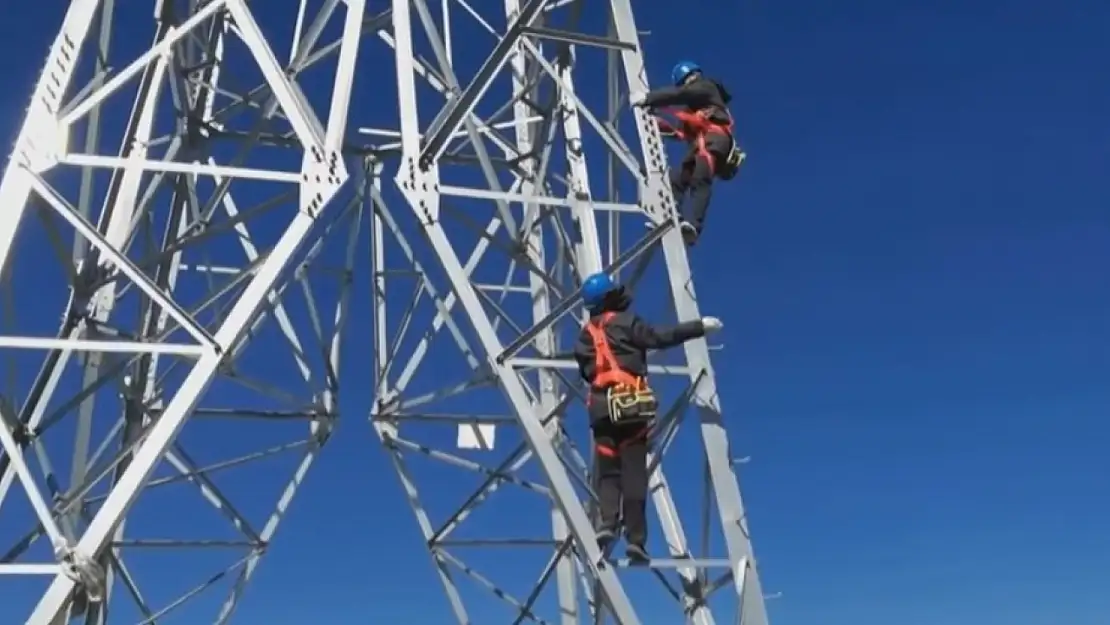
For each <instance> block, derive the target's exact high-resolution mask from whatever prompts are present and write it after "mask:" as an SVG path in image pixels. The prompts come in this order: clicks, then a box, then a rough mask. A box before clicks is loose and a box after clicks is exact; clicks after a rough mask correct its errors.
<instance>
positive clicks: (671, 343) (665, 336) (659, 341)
mask: <svg viewBox="0 0 1110 625" xmlns="http://www.w3.org/2000/svg"><path fill="white" fill-rule="evenodd" d="M631 329H632V332H631V334H632V341H633V343H634V344H635V345H636V347H637V348H639V349H669V348H671V347H676V346H678V345H682V344H683V343H685V342H686V341H689V340H691V339H696V338H701V337H703V336H705V325H704V324H703V323H702V321H701V320H700V319H698V320H695V321H686V322H683V323H680V324H678V325H676V326H671V327H665V326H653V325H651V324H650V323H648V322H646V321H644V320H643V319H641V318H639V317H635V318H633V320H632V328H631Z"/></svg>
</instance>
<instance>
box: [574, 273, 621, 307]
mask: <svg viewBox="0 0 1110 625" xmlns="http://www.w3.org/2000/svg"><path fill="white" fill-rule="evenodd" d="M616 288H617V284H616V283H615V282H613V279H612V278H610V277H609V274H607V273H595V274H593V275H592V276H589V277H587V278H586V280H585V282H583V283H582V301H583V302H584V303H585V304H586V307H587V308H595V307H597V306H599V305H600V304H601V302H603V301H605V296H606V295H608V294H610V293H612V292H613V291H614V290H616Z"/></svg>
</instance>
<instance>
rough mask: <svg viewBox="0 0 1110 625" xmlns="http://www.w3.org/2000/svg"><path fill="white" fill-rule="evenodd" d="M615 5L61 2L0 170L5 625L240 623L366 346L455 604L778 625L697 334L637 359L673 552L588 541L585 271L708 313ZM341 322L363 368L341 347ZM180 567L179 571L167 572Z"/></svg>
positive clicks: (566, 618)
mask: <svg viewBox="0 0 1110 625" xmlns="http://www.w3.org/2000/svg"><path fill="white" fill-rule="evenodd" d="M607 4H608V11H606V10H605V5H606V2H592V1H591V2H589V3H588V5H587V2H586V0H535V1H533V0H504V2H503V3H502V4H501V5H500V6H493V5H487V4H482V5H481V6H479V5H477V4H475V5H472V4H470V3H468V2H466V1H465V0H442V2H441V3H439V4H438V5H437V6H434V7H433V6H430V5H429V4H427V3H426V0H396V1H395V2H393V3H392V7H391V8H390V9H388V10H386V11H384V12H381V13H378V14H372V15H367V14H365V10H366V5H365V1H364V0H344V1H343V2H340V1H339V0H300V1H299V2H298V1H296V0H289V1H281V2H278V1H276V0H275V1H274V2H270V3H266V9H265V11H261V10H259V7H260V6H261V5H260V4H259V3H257V2H255V3H250V4H248V2H247V1H246V0H177V1H171V0H164V1H162V2H155V3H153V5H154V6H155V7H156V8H157V9H158V12H157V14H155V15H154V18H155V19H154V21H153V23H152V30H151V37H152V40H151V43H150V44H149V45H139V44H134V43H132V42H131V40H133V39H134V32H133V30H129V31H128V33H127V35H128V36H127V37H125V38H121V37H120V36H119V33H118V32H117V30H116V29H117V28H119V27H120V26H118V25H119V24H128V26H127V28H130V29H133V28H134V23H135V15H136V13H135V11H136V9H135V8H133V7H125V6H124V5H122V4H120V5H117V4H116V3H115V2H114V1H113V0H99V1H96V0H75V1H74V2H72V3H70V6H69V8H68V10H67V11H66V14H65V17H64V23H63V26H62V29H61V31H60V33H59V35H58V37H57V38H56V40H55V43H54V46H53V47H52V49H51V51H50V55H49V57H48V59H47V62H46V64H45V66H44V67H45V69H44V72H43V74H42V76H41V77H40V80H39V83H38V85H37V86H36V88H35V91H34V94H33V96H32V99H31V103H30V106H29V107H28V110H27V117H26V120H25V122H24V125H23V128H22V130H21V132H20V134H19V136H18V139H17V141H16V145H15V148H14V151H13V155H12V159H11V161H10V163H9V165H8V167H7V169H6V171H5V173H4V177H3V179H2V180H0V275H2V276H4V280H2V281H0V285H3V286H2V287H0V288H2V289H3V291H4V297H5V299H6V301H5V302H4V306H3V307H0V324H2V325H0V360H2V361H4V362H5V363H7V364H5V365H3V367H5V368H6V371H5V373H4V374H3V376H6V377H3V378H2V379H0V417H2V420H0V553H2V554H3V555H2V556H0V588H3V590H0V594H2V595H3V596H5V597H11V596H17V595H18V596H21V597H23V596H26V597H32V599H31V600H29V601H27V602H26V605H22V604H21V606H16V609H20V610H25V612H20V613H11V614H9V612H8V610H10V609H11V608H10V607H9V606H7V605H4V606H0V620H3V621H5V622H7V621H9V620H11V621H12V622H15V620H17V619H26V622H28V623H31V624H33V625H56V624H59V623H63V622H82V623H85V624H86V625H109V624H115V623H135V622H143V623H146V622H151V623H153V622H158V621H159V619H162V618H163V617H166V616H169V615H170V614H173V615H174V616H180V617H182V618H184V619H185V620H186V621H187V622H193V623H207V622H212V623H220V624H223V623H226V622H228V620H229V619H230V618H231V617H232V616H233V614H234V612H235V608H236V606H237V604H238V602H239V600H240V598H241V597H242V596H243V590H244V588H245V586H246V584H247V583H248V582H249V581H250V579H251V577H252V576H253V573H254V571H255V570H256V567H257V566H258V563H259V561H260V559H261V556H262V555H263V554H264V553H265V552H266V551H267V549H268V547H269V544H270V541H271V540H272V538H273V536H274V533H275V530H276V528H277V526H278V525H279V522H280V521H281V519H282V518H283V517H284V514H285V511H286V510H287V509H288V506H289V504H290V501H291V500H292V499H293V495H294V494H295V493H296V491H297V489H298V488H299V486H300V485H301V484H302V483H303V481H304V477H305V473H306V472H307V471H308V469H309V468H310V467H311V465H312V464H313V461H314V459H315V458H316V457H317V455H318V454H319V452H320V450H321V449H322V448H323V447H324V445H325V443H326V442H327V441H328V440H329V438H330V435H331V432H332V426H333V424H334V421H335V419H336V418H337V417H338V415H339V406H340V404H339V399H338V388H339V382H338V380H339V375H340V372H341V371H346V370H347V369H349V368H350V366H351V364H352V363H349V362H345V361H349V360H350V359H351V358H356V359H361V360H365V359H366V355H367V354H373V357H372V360H373V362H372V363H365V362H363V363H354V367H355V370H356V371H360V370H361V371H365V370H368V368H367V366H362V367H360V366H359V364H363V365H366V364H370V365H372V367H370V369H372V370H373V372H374V373H373V379H374V381H373V388H372V390H370V391H361V392H360V391H358V390H357V389H359V388H362V389H366V388H368V385H367V383H366V380H365V378H362V379H357V380H355V381H353V382H348V383H346V384H345V385H344V388H346V389H348V392H351V393H353V395H349V396H348V395H345V398H346V399H345V402H344V405H345V406H348V407H349V406H351V405H355V406H357V405H358V403H360V402H370V403H371V404H372V408H371V409H370V410H369V412H370V416H371V424H372V426H373V428H374V431H375V432H376V433H377V435H378V436H379V438H380V440H381V442H382V445H383V448H384V449H385V452H386V454H387V457H388V458H389V459H390V461H391V463H392V466H393V467H394V468H395V469H396V471H397V474H398V476H399V477H400V480H401V484H402V487H403V489H404V492H405V495H406V498H407V500H408V503H409V504H410V505H411V507H412V514H413V515H414V517H415V519H416V521H417V524H418V525H419V527H420V530H421V532H422V534H423V536H424V539H425V543H426V547H427V549H428V550H429V552H430V555H431V560H432V564H433V567H434V570H435V572H436V576H437V581H438V583H439V584H440V585H441V586H442V587H443V589H444V590H445V592H446V595H447V599H448V602H447V605H446V606H445V610H446V612H445V613H444V618H453V619H454V620H455V621H457V622H459V623H470V622H508V623H523V622H534V623H558V624H559V625H578V624H585V623H604V622H616V623H621V624H625V625H632V624H639V623H648V622H653V621H654V620H655V619H658V618H663V619H666V620H667V622H672V621H675V620H676V619H685V620H687V621H688V622H691V623H695V624H697V625H710V624H715V623H731V622H742V623H744V625H766V623H767V615H766V612H765V608H764V598H763V593H762V590H761V587H760V580H759V576H758V573H757V567H756V561H755V558H754V556H753V553H752V550H751V544H750V540H749V537H748V530H747V519H746V516H745V512H744V507H743V504H742V502H741V498H740V491H739V487H738V484H737V481H736V476H735V474H734V467H733V463H732V461H731V460H730V451H729V444H728V440H727V436H726V432H725V430H724V427H723V425H722V420H721V414H720V411H721V407H720V404H719V400H718V396H717V387H716V383H715V379H714V373H713V368H712V365H711V362H710V350H709V346H708V345H707V344H706V342H705V341H704V340H702V341H694V342H691V343H689V344H687V346H686V347H685V349H684V350H676V351H675V353H673V354H660V355H658V357H657V360H656V363H655V364H654V365H653V367H652V374H653V376H655V378H654V379H655V380H656V382H655V385H656V387H657V388H658V390H660V391H661V392H662V393H663V395H664V396H665V397H666V399H667V400H668V401H669V402H673V403H671V407H670V409H669V410H668V411H667V413H666V414H665V415H664V416H663V417H662V418H661V419H660V423H659V424H658V427H657V428H656V430H655V432H654V433H653V437H654V438H653V442H654V448H653V455H652V458H651V467H652V474H651V494H652V503H653V505H652V508H653V509H654V511H655V512H656V521H657V523H656V526H655V527H656V528H657V531H656V534H657V536H656V537H655V538H654V539H653V542H652V545H650V546H651V547H652V549H653V552H654V553H655V555H656V556H657V557H656V558H655V559H654V560H653V562H652V565H651V566H649V567H646V569H645V570H630V568H629V566H628V563H627V562H624V561H622V560H619V559H614V557H612V556H611V555H609V554H603V553H601V552H600V551H599V549H598V547H597V544H596V535H595V533H594V531H593V529H592V513H593V503H592V502H593V500H594V496H593V494H592V478H591V475H590V466H589V456H590V454H589V441H588V434H587V433H586V431H585V427H584V417H583V415H582V389H581V385H580V384H579V383H578V381H577V379H576V376H577V372H576V370H575V366H574V364H573V362H572V361H571V360H570V359H569V355H568V350H569V346H570V344H571V343H570V341H571V340H572V339H573V336H574V335H575V334H576V333H577V331H578V327H579V326H578V324H579V323H580V321H581V316H582V311H581V304H580V300H579V298H578V289H579V285H580V284H581V279H582V278H583V277H584V276H585V275H587V274H589V273H592V272H594V271H598V270H602V269H606V270H609V271H612V272H614V273H619V274H620V275H621V276H622V278H623V280H624V281H625V283H626V284H628V285H629V286H630V287H632V288H635V289H636V295H637V305H638V308H639V309H640V310H641V312H642V313H643V314H645V315H646V316H649V317H653V318H655V319H657V320H658V321H663V322H666V321H675V320H679V319H692V318H696V317H698V316H699V315H700V312H699V310H698V303H697V298H696V296H695V292H694V289H693V282H692V278H691V271H690V267H689V263H688V259H687V250H686V247H685V246H684V245H683V243H682V241H681V237H680V235H679V233H678V232H677V229H676V228H675V227H674V226H675V205H674V198H673V197H671V193H670V190H669V187H668V185H667V184H666V182H665V181H666V169H667V163H666V154H665V151H664V146H663V144H662V141H661V138H660V136H659V134H658V131H657V129H656V128H655V125H654V123H653V122H652V120H651V119H650V118H648V117H647V116H646V115H645V114H644V113H643V112H639V111H636V112H633V111H632V110H631V109H630V108H629V107H628V106H627V104H626V102H627V99H628V98H627V96H628V94H629V93H630V92H635V91H644V90H646V89H648V82H647V78H646V74H645V71H644V66H643V58H642V55H641V53H640V41H639V35H638V33H637V30H636V24H635V22H634V19H633V14H632V9H631V5H630V1H629V0H608V2H607ZM141 12H142V10H139V13H141ZM125 13H126V14H130V15H129V16H125V15H124V14H125ZM147 15H149V12H148V13H147ZM124 17H129V20H124V19H123V18H124ZM289 24H294V28H293V38H292V41H291V42H290V41H287V40H283V39H281V38H279V37H277V36H275V35H274V34H273V33H278V32H280V33H285V32H287V30H288V25H289ZM329 27H330V28H329ZM282 59H287V60H282ZM310 72H311V73H312V74H313V78H312V81H311V84H312V85H313V88H311V89H309V88H307V85H309V84H310V82H309V79H307V78H302V77H303V76H307V75H308V74H309V73H310ZM329 72H330V73H329ZM321 75H324V76H326V78H325V79H323V80H321V79H320V78H319V77H320V76H321ZM325 82H326V84H327V87H326V88H321V84H322V83H325ZM387 84H395V85H396V88H395V90H394V89H393V88H392V87H390V88H388V89H387V88H386V87H385V85H387ZM355 102H360V104H358V105H355V104H353V103H355ZM406 207H407V208H406ZM366 245H368V247H369V250H370V251H369V262H368V263H367V261H366V258H365V256H363V254H362V253H361V252H360V250H361V249H362V246H366ZM367 265H368V267H367ZM47 266H50V267H52V269H51V270H50V271H48V270H47V269H46V267H47ZM59 269H60V271H59ZM367 287H368V288H369V291H370V295H369V302H370V305H371V307H372V308H371V311H369V314H368V313H366V312H360V311H354V312H350V311H349V308H350V307H351V306H352V305H353V303H354V304H357V303H359V302H361V301H364V300H360V299H359V298H358V297H357V292H358V290H359V289H360V288H367ZM32 298H33V301H31V299H32ZM59 309H60V310H61V311H62V318H61V321H60V327H59V326H58V319H57V317H56V316H54V317H50V315H52V314H55V313H54V312H53V311H57V310H59ZM348 319H360V320H368V319H373V342H374V345H373V349H353V350H352V349H350V348H349V346H348V348H347V349H344V350H342V352H343V353H342V354H341V346H343V345H344V343H345V342H346V343H349V342H350V338H349V335H348V331H347V329H348V326H349V325H350V324H349V322H348ZM341 355H342V356H343V358H342V359H341ZM348 410H349V408H348ZM356 410H357V407H356ZM247 421H251V422H252V423H251V424H246V422H247ZM284 456H289V458H288V459H287V460H286V466H285V469H284V473H283V472H282V471H275V470H274V468H273V466H274V465H267V466H265V467H263V468H254V469H252V467H262V465H260V464H259V463H260V462H261V461H262V460H264V459H265V460H269V461H271V462H273V460H270V459H272V458H274V457H284ZM422 461H423V462H422ZM674 467H686V468H685V469H684V471H685V472H686V474H687V475H685V476H684V478H683V479H681V480H677V479H675V478H673V477H672V478H671V479H668V477H667V476H666V475H665V473H664V470H665V469H673V468H674ZM689 467H705V472H704V480H703V482H704V484H703V483H702V482H699V483H697V484H692V483H690V481H689ZM252 470H253V471H254V473H251V471H252ZM234 472H241V476H240V477H239V478H238V479H233V478H231V477H230V476H231V475H232V474H233V473H234ZM224 474H226V475H227V479H226V481H225V477H224ZM275 475H280V476H281V477H280V479H278V480H276V481H275V479H274V476H275ZM380 477H381V476H376V475H368V476H359V478H360V479H361V480H362V481H361V482H360V483H362V484H365V486H364V487H362V488H361V489H360V492H361V494H362V495H363V496H365V497H375V498H376V499H375V501H376V502H378V503H379V504H380V505H385V503H383V502H385V501H386V500H383V499H381V498H380V496H379V495H378V489H379V488H380V486H381V483H380V482H379V481H377V480H379V479H380ZM283 480H284V481H283ZM267 482H271V483H272V486H267V487H264V486H263V484H265V483H267ZM244 483H247V484H250V487H249V488H248V489H245V490H244V489H243V488H242V484H244ZM236 484H238V485H239V489H238V490H236V488H235V485H236ZM267 488H269V489H270V491H271V494H272V497H271V498H270V499H268V500H266V501H265V502H262V503H265V504H268V505H260V501H259V497H260V494H259V493H261V492H264V491H265V490H266V489H267ZM703 489H704V492H701V491H702V490H703ZM247 491H249V492H247ZM24 495H26V496H24ZM699 495H700V496H699ZM390 503H393V504H396V505H398V506H399V505H401V502H400V501H396V502H390ZM28 504H29V505H28ZM699 505H700V506H701V509H700V510H699V509H698V506H699ZM152 510H154V511H156V512H157V513H158V514H154V516H152ZM260 511H261V512H260ZM379 513H381V512H380V511H379ZM202 514H209V515H211V518H210V522H208V521H206V522H204V523H199V522H198V523H199V524H194V523H189V524H187V529H188V530H190V531H189V532H187V533H184V532H182V531H181V530H182V529H185V528H184V527H183V526H182V525H181V524H180V523H178V522H176V520H175V517H176V519H181V518H190V519H192V518H200V517H201V516H202ZM405 514H408V513H405ZM695 515H696V516H695ZM209 530H210V531H209ZM198 531H201V533H202V534H205V535H203V536H200V535H197V532H198ZM175 536H177V537H175ZM714 542H716V543H718V544H711V543H714ZM170 546H172V547H174V549H172V550H166V549H165V548H166V547H170ZM154 547H159V548H162V550H163V551H169V553H167V554H165V555H160V556H157V555H154V554H153V553H152V548H154ZM214 547H219V548H222V549H224V550H225V551H226V552H227V554H228V555H227V557H225V558H224V559H223V561H222V563H221V564H219V565H218V566H217V565H212V564H211V561H212V559H211V558H201V556H200V554H202V553H206V552H208V551H211V550H212V549H213V548H214ZM363 548H365V549H367V550H368V551H371V550H373V548H374V547H373V545H371V544H366V545H365V546H363ZM416 548H417V547H416V546H415V545H414V550H415V549H416ZM501 552H504V554H502V555H499V554H501ZM192 557H196V558H197V559H198V560H204V563H203V564H201V563H199V562H198V563H196V564H194V565H191V564H188V562H190V558H192ZM166 566H173V567H175V568H180V570H182V571H191V572H195V573H196V584H195V585H194V586H191V587H190V586H188V585H185V586H182V587H180V588H176V589H169V590H166V589H163V588H153V586H157V584H151V583H149V582H148V581H146V580H149V578H150V575H151V573H150V572H151V571H152V570H154V569H156V568H159V567H161V568H164V567H166ZM533 566H534V568H535V570H534V571H532V570H531V567H533ZM205 567H208V568H205ZM229 573H230V575H229ZM532 573H534V577H532V578H529V579H524V578H523V577H522V576H523V575H529V576H530V575H532ZM228 581H229V582H230V583H227V582H228ZM36 582H37V583H38V585H37V586H36V585H35V584H36ZM221 582H222V583H223V584H224V588H223V592H224V593H225V594H224V595H223V596H222V597H219V596H218V597H217V598H216V599H215V600H213V599H211V597H210V595H211V593H212V592H213V588H212V587H214V586H219V585H220V584H221ZM17 583H19V584H24V583H26V584H28V585H25V586H20V589H17V588H16V586H14V585H13V584H17ZM28 589H33V590H28ZM205 596H209V599H207V600H205V599H204V597H205ZM483 597H484V598H485V599H487V601H485V602H483V601H482V598H483ZM661 601H662V603H661ZM17 603H18V602H17ZM499 604H500V605H501V606H505V608H507V609H506V610H504V611H503V612H497V611H496V610H495V608H494V607H493V606H497V605H499ZM668 604H670V605H673V606H674V607H673V609H672V610H673V612H672V613H670V614H666V615H664V614H665V610H667V609H668V608H667V607H666V606H667V605H668ZM357 605H358V606H359V607H361V606H363V605H364V604H363V603H362V602H361V601H359V602H357ZM421 609H422V610H425V609H427V608H426V607H424V606H422V607H421ZM424 614H425V613H424V612H421V617H423V615H424ZM448 615H450V616H448ZM374 617H375V615H374V614H372V613H371V614H367V618H371V619H373V618H374Z"/></svg>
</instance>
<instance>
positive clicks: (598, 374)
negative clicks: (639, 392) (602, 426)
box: [586, 312, 646, 389]
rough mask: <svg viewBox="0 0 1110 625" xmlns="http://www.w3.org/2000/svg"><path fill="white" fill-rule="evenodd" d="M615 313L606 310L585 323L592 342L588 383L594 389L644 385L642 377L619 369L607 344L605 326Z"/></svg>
mask: <svg viewBox="0 0 1110 625" xmlns="http://www.w3.org/2000/svg"><path fill="white" fill-rule="evenodd" d="M614 316H616V313H612V312H607V313H605V314H603V315H601V318H600V319H598V320H596V321H591V322H590V323H588V324H586V331H587V332H589V333H590V338H591V339H592V340H593V342H594V379H593V381H592V382H591V383H590V384H591V386H593V387H594V388H595V389H607V388H613V387H617V386H630V387H633V388H638V387H641V386H644V385H646V381H645V380H644V378H642V377H640V376H635V375H632V374H631V373H629V372H627V371H625V370H624V369H621V367H620V364H618V363H617V357H616V356H615V355H614V354H613V348H611V347H610V346H609V337H608V336H606V335H605V326H607V325H609V322H610V321H612V320H613V317H614Z"/></svg>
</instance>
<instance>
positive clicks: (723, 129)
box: [658, 107, 736, 175]
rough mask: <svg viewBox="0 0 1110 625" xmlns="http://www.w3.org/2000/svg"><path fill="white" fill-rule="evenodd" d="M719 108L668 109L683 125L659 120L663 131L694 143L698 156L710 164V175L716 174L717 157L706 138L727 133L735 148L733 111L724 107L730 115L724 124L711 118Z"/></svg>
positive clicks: (725, 111)
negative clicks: (710, 149)
mask: <svg viewBox="0 0 1110 625" xmlns="http://www.w3.org/2000/svg"><path fill="white" fill-rule="evenodd" d="M717 108H718V107H709V108H703V109H698V110H696V111H689V110H677V109H668V110H667V112H668V113H670V114H671V115H673V116H674V117H675V118H676V119H677V120H678V121H679V122H680V123H681V127H676V126H674V125H673V124H671V123H670V122H668V121H667V120H665V119H659V120H658V123H659V129H660V130H661V131H662V132H664V133H667V134H670V135H673V136H675V137H678V138H679V139H682V140H683V141H686V142H689V143H692V144H694V147H695V149H696V150H697V154H698V156H700V157H702V158H703V159H705V162H706V163H708V164H709V172H710V175H716V173H717V163H716V159H715V158H713V154H711V153H710V152H709V149H708V148H707V147H706V141H705V138H706V137H707V136H708V135H711V134H716V135H725V136H727V137H728V138H729V140H730V141H732V142H733V147H734V148H735V141H736V139H735V137H733V134H732V133H733V131H734V129H735V123H734V122H733V119H732V113H731V112H730V111H729V110H728V109H723V111H724V113H725V115H727V116H728V122H726V123H723V124H722V123H720V122H715V121H713V120H712V119H711V118H710V116H711V115H712V113H713V111H714V110H715V109H717ZM725 156H726V158H727V157H728V155H725Z"/></svg>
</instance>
